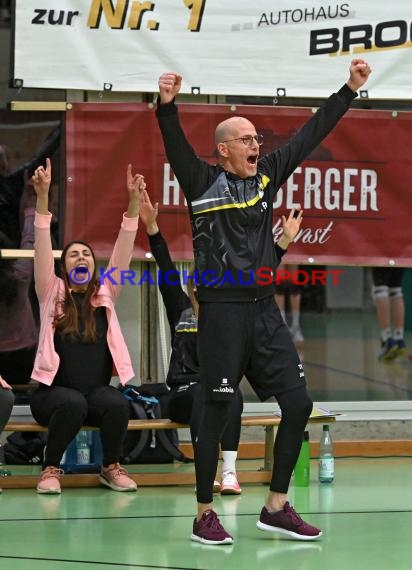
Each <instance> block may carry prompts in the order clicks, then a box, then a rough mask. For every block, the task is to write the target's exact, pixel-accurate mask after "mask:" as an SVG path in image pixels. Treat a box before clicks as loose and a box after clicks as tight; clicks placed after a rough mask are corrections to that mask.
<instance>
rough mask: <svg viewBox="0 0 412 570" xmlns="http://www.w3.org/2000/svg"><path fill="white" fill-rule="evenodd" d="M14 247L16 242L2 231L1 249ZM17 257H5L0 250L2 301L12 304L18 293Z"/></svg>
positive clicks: (0, 233)
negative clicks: (15, 271) (15, 266)
mask: <svg viewBox="0 0 412 570" xmlns="http://www.w3.org/2000/svg"><path fill="white" fill-rule="evenodd" d="M1 249H14V243H13V242H12V241H11V240H10V239H9V238H8V237H7V236H6V234H5V233H3V232H0V250H1ZM14 263H15V259H5V258H4V257H3V256H2V255H1V251H0V303H2V304H4V305H10V304H11V303H13V301H14V299H15V298H16V295H17V283H18V280H17V279H16V277H15V275H14Z"/></svg>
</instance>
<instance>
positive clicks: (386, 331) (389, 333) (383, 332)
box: [381, 329, 392, 342]
mask: <svg viewBox="0 0 412 570" xmlns="http://www.w3.org/2000/svg"><path fill="white" fill-rule="evenodd" d="M391 336H392V331H391V329H382V330H381V341H382V342H386V341H387V340H388V338H390V337H391Z"/></svg>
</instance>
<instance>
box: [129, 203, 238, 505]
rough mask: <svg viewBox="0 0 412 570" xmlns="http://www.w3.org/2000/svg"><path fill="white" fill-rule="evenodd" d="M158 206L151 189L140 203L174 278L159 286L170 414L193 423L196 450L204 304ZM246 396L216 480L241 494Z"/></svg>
mask: <svg viewBox="0 0 412 570" xmlns="http://www.w3.org/2000/svg"><path fill="white" fill-rule="evenodd" d="M157 214H158V205H157V204H155V205H154V206H153V205H152V203H151V201H150V198H149V196H148V195H147V193H145V194H144V195H143V199H142V202H141V205H140V219H141V220H142V222H143V223H144V224H145V226H146V231H147V234H148V236H149V242H150V249H151V251H152V253H153V255H154V258H155V260H156V262H157V265H158V266H159V269H160V270H161V272H162V275H166V272H168V271H171V272H173V273H171V274H170V275H172V274H173V276H174V280H173V283H172V280H171V279H170V278H167V279H162V280H161V282H160V284H159V288H160V292H161V295H162V298H163V302H164V304H165V308H166V313H167V318H168V321H169V326H170V338H171V345H172V352H171V356H170V363H169V370H168V374H167V378H166V384H167V385H168V387H169V388H170V389H171V391H170V399H169V405H168V416H169V418H170V419H172V420H173V421H176V422H182V423H188V424H189V425H190V434H191V439H192V445H193V449H196V440H197V435H198V431H199V422H200V413H199V410H200V409H201V386H200V383H199V361H198V358H197V317H198V312H199V303H198V302H197V299H196V285H195V284H194V283H193V273H192V272H191V271H189V276H190V278H189V279H188V280H187V289H188V293H189V294H188V295H187V294H186V293H185V292H184V290H183V287H182V286H181V284H180V279H179V277H178V276H177V275H175V273H176V267H175V265H174V263H173V261H172V259H171V257H170V253H169V249H168V247H167V243H166V241H165V239H164V238H163V236H162V234H161V233H160V230H159V227H158V225H157V221H156V219H157ZM242 411H243V397H242V393H241V391H240V390H239V389H238V390H237V391H236V395H235V398H234V399H233V401H232V403H231V406H230V409H229V411H228V415H229V419H228V423H227V425H226V428H225V430H224V432H223V434H222V438H221V441H220V445H221V450H222V461H223V465H222V480H221V483H219V482H218V481H216V480H215V481H214V482H213V490H214V492H220V493H222V494H223V495H239V494H240V493H241V492H242V489H241V487H240V485H239V483H238V480H237V476H236V458H237V448H238V445H239V439H240V429H241V415H242Z"/></svg>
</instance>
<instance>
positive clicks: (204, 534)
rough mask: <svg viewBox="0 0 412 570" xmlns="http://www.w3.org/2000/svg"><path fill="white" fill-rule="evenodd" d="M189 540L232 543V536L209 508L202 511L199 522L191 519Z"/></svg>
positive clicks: (206, 542) (205, 542) (204, 542)
mask: <svg viewBox="0 0 412 570" xmlns="http://www.w3.org/2000/svg"><path fill="white" fill-rule="evenodd" d="M190 539H191V540H194V541H196V542H202V543H203V544H232V543H233V538H232V537H231V536H230V534H228V533H227V532H226V531H225V529H224V528H223V526H222V525H221V524H220V521H219V519H218V518H217V514H216V513H215V512H214V511H212V510H210V511H206V512H204V513H203V515H202V518H201V519H200V521H199V522H197V520H196V519H195V520H194V521H193V533H192V536H191V537H190Z"/></svg>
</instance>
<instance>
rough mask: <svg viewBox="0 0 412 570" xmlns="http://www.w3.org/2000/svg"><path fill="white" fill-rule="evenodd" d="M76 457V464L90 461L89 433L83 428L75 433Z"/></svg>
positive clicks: (84, 463)
mask: <svg viewBox="0 0 412 570" xmlns="http://www.w3.org/2000/svg"><path fill="white" fill-rule="evenodd" d="M76 458H77V463H78V465H87V464H88V463H90V445H89V434H88V433H87V431H86V430H83V429H82V430H80V431H79V433H78V434H77V435H76Z"/></svg>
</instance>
